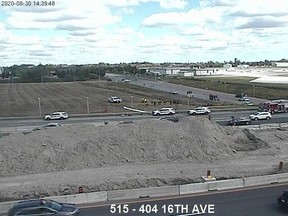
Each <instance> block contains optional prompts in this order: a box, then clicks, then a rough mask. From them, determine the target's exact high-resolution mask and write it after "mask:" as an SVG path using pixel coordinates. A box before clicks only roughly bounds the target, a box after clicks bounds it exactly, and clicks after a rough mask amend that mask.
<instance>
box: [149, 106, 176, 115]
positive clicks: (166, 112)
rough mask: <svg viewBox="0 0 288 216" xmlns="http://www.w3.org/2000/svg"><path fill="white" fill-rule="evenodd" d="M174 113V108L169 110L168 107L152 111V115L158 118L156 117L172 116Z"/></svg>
mask: <svg viewBox="0 0 288 216" xmlns="http://www.w3.org/2000/svg"><path fill="white" fill-rule="evenodd" d="M175 113H176V111H175V109H174V108H170V107H167V108H166V107H165V108H161V109H159V110H154V111H152V115H155V116H158V115H174V114H175Z"/></svg>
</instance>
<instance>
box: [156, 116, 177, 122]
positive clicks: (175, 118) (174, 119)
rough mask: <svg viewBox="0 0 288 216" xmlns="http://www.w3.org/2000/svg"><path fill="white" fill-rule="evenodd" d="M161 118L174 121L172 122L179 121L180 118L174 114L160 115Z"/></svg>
mask: <svg viewBox="0 0 288 216" xmlns="http://www.w3.org/2000/svg"><path fill="white" fill-rule="evenodd" d="M159 120H167V121H172V122H179V119H178V118H177V117H174V116H165V117H160V118H159Z"/></svg>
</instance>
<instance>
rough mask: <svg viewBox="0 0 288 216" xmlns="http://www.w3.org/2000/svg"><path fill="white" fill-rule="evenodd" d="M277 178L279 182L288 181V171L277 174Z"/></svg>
mask: <svg viewBox="0 0 288 216" xmlns="http://www.w3.org/2000/svg"><path fill="white" fill-rule="evenodd" d="M277 179H278V182H279V183H283V182H288V173H281V174H277Z"/></svg>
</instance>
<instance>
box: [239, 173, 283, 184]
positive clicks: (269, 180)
mask: <svg viewBox="0 0 288 216" xmlns="http://www.w3.org/2000/svg"><path fill="white" fill-rule="evenodd" d="M243 182H244V187H250V186H256V185H265V184H273V183H278V176H277V175H266V176H255V177H247V178H243Z"/></svg>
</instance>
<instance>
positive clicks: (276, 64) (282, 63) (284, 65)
mask: <svg viewBox="0 0 288 216" xmlns="http://www.w3.org/2000/svg"><path fill="white" fill-rule="evenodd" d="M272 66H273V67H288V62H272Z"/></svg>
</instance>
